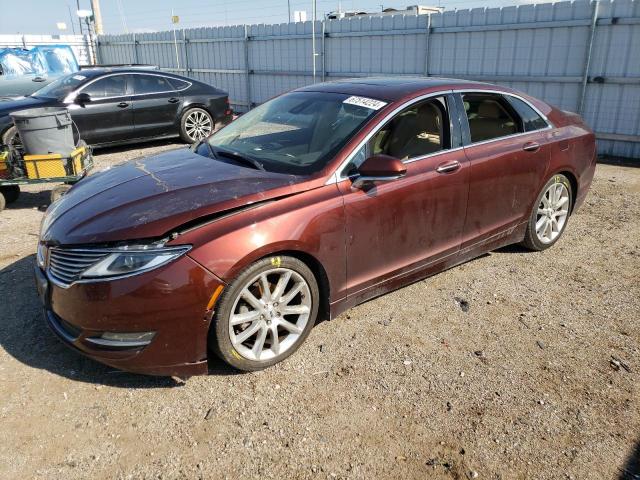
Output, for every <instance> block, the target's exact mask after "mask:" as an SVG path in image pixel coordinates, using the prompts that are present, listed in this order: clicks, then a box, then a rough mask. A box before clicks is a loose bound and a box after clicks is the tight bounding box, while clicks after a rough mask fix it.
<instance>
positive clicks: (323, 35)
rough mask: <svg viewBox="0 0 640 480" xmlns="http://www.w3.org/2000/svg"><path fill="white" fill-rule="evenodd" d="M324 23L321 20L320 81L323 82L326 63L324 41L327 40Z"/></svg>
mask: <svg viewBox="0 0 640 480" xmlns="http://www.w3.org/2000/svg"><path fill="white" fill-rule="evenodd" d="M326 28H327V27H326V22H325V20H324V19H323V20H322V45H321V48H322V81H323V82H324V78H325V75H326V74H327V63H326V60H325V58H326V56H325V55H326V50H325V39H326V38H327V33H326Z"/></svg>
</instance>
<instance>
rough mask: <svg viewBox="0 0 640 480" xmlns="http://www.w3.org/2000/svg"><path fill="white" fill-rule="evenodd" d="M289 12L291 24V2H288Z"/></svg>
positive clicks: (288, 0)
mask: <svg viewBox="0 0 640 480" xmlns="http://www.w3.org/2000/svg"><path fill="white" fill-rule="evenodd" d="M287 11H288V12H289V23H291V0H287Z"/></svg>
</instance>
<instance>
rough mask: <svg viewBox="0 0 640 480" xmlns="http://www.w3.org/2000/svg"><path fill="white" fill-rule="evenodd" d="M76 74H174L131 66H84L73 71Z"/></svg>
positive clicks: (95, 75)
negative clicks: (77, 70)
mask: <svg viewBox="0 0 640 480" xmlns="http://www.w3.org/2000/svg"><path fill="white" fill-rule="evenodd" d="M75 73H76V74H80V75H84V76H85V77H97V76H100V75H104V74H107V73H151V74H154V73H155V74H156V75H157V74H162V75H167V76H174V75H173V74H171V73H167V72H162V71H160V70H158V69H152V68H131V67H93V68H92V67H86V68H83V69H82V70H80V71H79V72H75Z"/></svg>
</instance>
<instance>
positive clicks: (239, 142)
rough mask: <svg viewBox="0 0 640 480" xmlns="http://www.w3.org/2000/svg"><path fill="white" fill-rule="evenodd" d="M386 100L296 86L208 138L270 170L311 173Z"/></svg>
mask: <svg viewBox="0 0 640 480" xmlns="http://www.w3.org/2000/svg"><path fill="white" fill-rule="evenodd" d="M384 105H386V103H385V102H381V101H379V100H373V99H368V98H364V97H353V96H349V95H344V94H339V93H326V92H293V93H289V94H286V95H282V96H280V97H277V98H274V99H273V100H270V101H268V102H266V103H264V104H262V105H260V106H259V107H257V108H255V109H253V110H251V111H249V112H248V113H245V114H244V115H243V116H241V117H239V118H238V119H237V120H235V121H234V122H233V123H231V124H230V125H228V126H227V127H225V128H223V129H222V130H220V131H219V132H218V133H216V134H214V135H213V136H211V137H210V138H209V143H210V145H211V146H212V147H214V150H216V149H220V150H222V151H229V152H232V153H234V154H235V155H236V156H237V155H240V156H243V157H246V158H249V159H253V160H257V161H259V162H260V164H262V165H263V166H264V169H265V170H267V171H272V172H278V173H291V174H295V175H308V174H312V173H315V172H317V171H319V170H321V169H322V168H324V167H325V166H326V164H327V162H329V161H330V160H331V159H332V158H333V156H334V155H335V154H336V153H337V152H338V151H339V150H340V149H341V148H342V147H343V146H344V145H345V144H346V143H347V142H348V141H349V139H350V138H351V137H353V135H354V134H355V133H357V132H358V131H359V130H360V129H361V128H362V127H363V126H364V124H365V123H366V122H367V121H368V120H369V119H371V118H372V117H373V116H374V115H375V113H376V112H377V110H379V109H380V108H382V107H383V106H384Z"/></svg>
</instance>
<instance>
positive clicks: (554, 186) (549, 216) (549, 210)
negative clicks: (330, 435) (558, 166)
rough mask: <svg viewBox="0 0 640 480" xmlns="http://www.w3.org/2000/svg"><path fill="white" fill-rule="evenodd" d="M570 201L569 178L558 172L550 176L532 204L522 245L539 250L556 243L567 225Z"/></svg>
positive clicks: (571, 195)
mask: <svg viewBox="0 0 640 480" xmlns="http://www.w3.org/2000/svg"><path fill="white" fill-rule="evenodd" d="M572 202H573V192H572V189H571V183H570V182H569V179H568V178H567V177H565V176H564V175H560V174H558V175H554V176H553V177H551V178H550V179H549V181H548V182H547V183H546V185H545V186H544V187H543V188H542V192H541V193H540V195H538V198H537V200H536V203H535V204H534V206H533V211H532V212H531V216H530V217H529V223H528V224H527V231H526V233H525V236H524V241H523V242H522V243H523V245H524V246H525V247H527V248H529V249H531V250H537V251H540V250H544V249H546V248H549V247H550V246H551V245H553V244H554V243H556V242H557V241H558V239H559V238H560V236H561V235H562V233H563V232H564V229H565V227H566V226H567V220H568V219H569V212H570V211H571V205H572Z"/></svg>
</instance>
